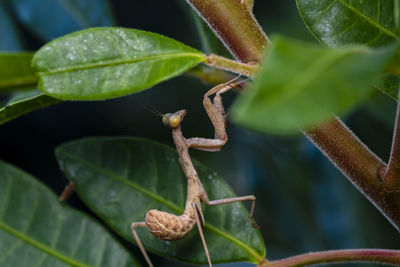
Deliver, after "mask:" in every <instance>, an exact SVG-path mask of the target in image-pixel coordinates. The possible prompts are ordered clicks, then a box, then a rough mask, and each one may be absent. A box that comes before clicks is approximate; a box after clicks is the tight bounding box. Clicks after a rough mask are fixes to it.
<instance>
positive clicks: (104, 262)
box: [0, 161, 139, 267]
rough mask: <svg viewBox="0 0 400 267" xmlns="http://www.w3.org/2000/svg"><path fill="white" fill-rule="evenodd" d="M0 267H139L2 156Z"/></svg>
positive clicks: (87, 221)
mask: <svg viewBox="0 0 400 267" xmlns="http://www.w3.org/2000/svg"><path fill="white" fill-rule="evenodd" d="M0 173H1V176H0V240H1V242H0V266H21V267H22V266H42V267H46V266H49V267H50V266H51V267H67V266H79V267H90V266H93V267H94V266H96V267H100V266H104V267H113V266H114V267H122V266H125V267H128V266H139V265H138V264H137V263H136V262H135V261H134V260H133V259H132V258H131V257H130V256H129V254H128V252H127V251H125V249H124V248H123V247H122V246H121V245H119V244H118V243H117V242H116V241H115V240H114V239H113V238H112V237H111V235H110V234H109V233H107V232H106V231H105V229H104V228H103V227H102V226H100V225H99V224H98V223H96V222H95V221H94V220H93V219H91V218H89V217H87V216H86V215H84V214H82V213H80V212H77V211H75V210H73V209H71V208H68V207H66V206H65V205H62V204H60V203H59V201H58V198H57V196H56V195H55V194H54V193H52V192H51V191H50V190H49V189H48V188H46V187H45V186H44V185H42V184H41V183H39V182H38V181H37V180H36V179H35V178H33V177H32V176H30V175H29V174H27V173H25V172H23V171H21V170H19V169H17V168H15V167H13V166H11V165H9V164H7V163H5V162H3V161H0Z"/></svg>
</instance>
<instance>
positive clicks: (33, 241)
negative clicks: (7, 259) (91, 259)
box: [0, 221, 91, 267]
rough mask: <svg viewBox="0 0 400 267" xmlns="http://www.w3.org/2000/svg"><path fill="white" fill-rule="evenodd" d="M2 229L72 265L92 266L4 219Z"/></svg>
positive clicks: (1, 222)
mask: <svg viewBox="0 0 400 267" xmlns="http://www.w3.org/2000/svg"><path fill="white" fill-rule="evenodd" d="M0 229H2V230H4V231H6V232H7V233H9V234H11V235H13V236H15V237H16V238H18V239H20V240H22V241H24V242H25V243H27V244H29V245H31V246H33V247H35V248H37V249H39V250H42V251H44V252H45V253H47V254H49V255H51V256H53V257H55V258H57V259H59V260H60V261H63V262H66V263H68V264H70V265H72V266H78V267H91V266H89V265H85V264H83V263H80V262H77V261H75V260H73V259H71V258H69V257H67V256H65V255H63V254H61V253H59V252H57V251H55V250H54V249H51V248H50V247H48V246H46V245H44V244H42V243H40V242H38V241H37V240H34V239H32V238H30V237H28V236H27V235H25V234H23V233H20V232H19V231H18V230H16V229H14V228H13V227H11V226H9V225H7V224H5V223H3V221H0Z"/></svg>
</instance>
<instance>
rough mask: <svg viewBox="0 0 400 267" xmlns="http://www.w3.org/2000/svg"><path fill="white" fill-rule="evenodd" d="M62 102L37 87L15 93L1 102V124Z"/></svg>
mask: <svg viewBox="0 0 400 267" xmlns="http://www.w3.org/2000/svg"><path fill="white" fill-rule="evenodd" d="M58 102H60V100H59V99H55V98H53V97H50V96H47V95H45V94H43V93H41V92H40V91H39V90H37V89H33V90H28V91H23V92H19V93H15V94H13V95H12V97H11V98H10V99H9V100H8V101H6V102H5V103H4V104H0V125H1V124H3V123H5V122H7V121H10V120H12V119H15V118H18V117H19V116H22V115H24V114H26V113H29V112H32V111H34V110H37V109H40V108H44V107H47V106H50V105H53V104H56V103H58Z"/></svg>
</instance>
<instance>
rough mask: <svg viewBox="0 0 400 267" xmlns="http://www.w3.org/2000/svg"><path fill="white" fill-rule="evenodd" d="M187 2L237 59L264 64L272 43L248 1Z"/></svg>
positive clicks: (189, 0)
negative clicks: (265, 53)
mask: <svg viewBox="0 0 400 267" xmlns="http://www.w3.org/2000/svg"><path fill="white" fill-rule="evenodd" d="M187 1H188V2H189V3H190V4H191V5H192V6H193V7H194V9H195V10H197V11H198V12H199V15H200V16H201V17H202V18H203V19H204V20H205V21H206V22H207V23H208V25H209V26H210V27H211V29H213V31H214V32H215V33H216V35H217V36H218V37H219V38H220V39H221V41H222V42H223V43H224V44H225V45H226V46H227V48H228V49H229V50H230V51H231V52H232V53H233V54H234V55H235V56H236V58H237V59H239V60H240V61H242V62H244V63H248V62H252V61H256V62H260V61H261V58H262V54H263V52H264V50H265V48H266V47H267V46H268V43H269V41H268V38H267V36H266V35H265V34H264V32H263V31H262V29H261V27H260V25H259V24H258V22H257V21H256V19H255V18H254V16H253V12H252V11H251V9H250V8H249V5H251V3H250V4H249V1H243V0H229V1H219V0H218V1H215V0H213V1H211V0H210V1H208V0H206V1H205V0H187ZM246 36H251V38H246Z"/></svg>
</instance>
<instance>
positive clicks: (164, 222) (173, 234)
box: [145, 209, 196, 241]
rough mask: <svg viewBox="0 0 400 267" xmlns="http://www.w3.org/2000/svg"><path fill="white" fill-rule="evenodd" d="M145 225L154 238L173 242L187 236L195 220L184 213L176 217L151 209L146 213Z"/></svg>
mask: <svg viewBox="0 0 400 267" xmlns="http://www.w3.org/2000/svg"><path fill="white" fill-rule="evenodd" d="M145 223H146V226H147V228H148V229H149V231H150V233H151V234H152V235H154V236H155V237H157V238H159V239H162V240H167V241H173V240H178V239H181V238H183V237H184V236H185V235H187V233H189V231H190V230H191V229H192V228H193V226H194V224H195V223H196V220H195V218H191V217H190V216H189V215H187V214H186V213H184V214H182V215H180V216H177V215H174V214H170V213H167V212H164V211H159V210H155V209H153V210H149V211H148V212H147V213H146V221H145Z"/></svg>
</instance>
